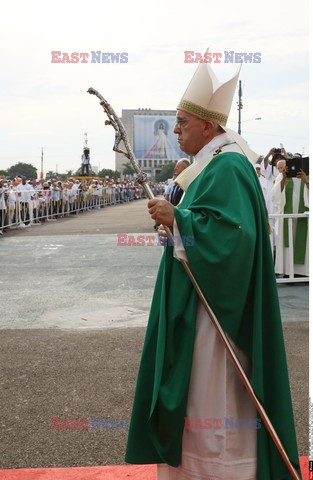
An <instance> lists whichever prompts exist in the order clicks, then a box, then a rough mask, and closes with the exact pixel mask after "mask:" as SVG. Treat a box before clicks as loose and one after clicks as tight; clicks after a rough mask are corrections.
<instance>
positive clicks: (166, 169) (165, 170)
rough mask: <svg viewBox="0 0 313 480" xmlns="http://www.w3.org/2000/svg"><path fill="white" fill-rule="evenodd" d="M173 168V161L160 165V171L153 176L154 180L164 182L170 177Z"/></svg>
mask: <svg viewBox="0 0 313 480" xmlns="http://www.w3.org/2000/svg"><path fill="white" fill-rule="evenodd" d="M174 168H175V162H170V163H168V164H167V165H164V166H163V167H162V170H161V171H160V173H158V174H157V175H156V176H155V180H156V182H165V180H167V179H168V178H172V176H173V173H174Z"/></svg>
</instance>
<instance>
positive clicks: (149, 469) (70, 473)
mask: <svg viewBox="0 0 313 480" xmlns="http://www.w3.org/2000/svg"><path fill="white" fill-rule="evenodd" d="M300 464H301V472H302V480H309V457H300ZM0 480H156V465H120V466H114V467H113V466H110V467H72V468H19V469H14V470H0Z"/></svg>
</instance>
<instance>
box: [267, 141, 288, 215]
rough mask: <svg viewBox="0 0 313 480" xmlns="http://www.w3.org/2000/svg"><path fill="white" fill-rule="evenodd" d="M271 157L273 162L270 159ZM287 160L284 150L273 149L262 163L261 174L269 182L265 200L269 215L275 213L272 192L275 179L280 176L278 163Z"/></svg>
mask: <svg viewBox="0 0 313 480" xmlns="http://www.w3.org/2000/svg"><path fill="white" fill-rule="evenodd" d="M270 157H271V162H269V159H270ZM286 159H287V152H286V150H285V149H284V148H275V147H273V148H271V149H270V151H269V152H268V154H267V155H265V157H264V159H263V161H262V163H261V174H262V175H263V176H264V177H265V178H266V181H267V188H266V191H267V195H266V198H265V203H266V207H267V211H268V213H269V214H271V213H274V211H273V204H272V198H271V192H272V188H273V184H274V182H275V179H276V177H277V175H278V173H279V172H278V170H277V162H278V161H279V160H286Z"/></svg>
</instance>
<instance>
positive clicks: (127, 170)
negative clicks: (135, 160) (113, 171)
mask: <svg viewBox="0 0 313 480" xmlns="http://www.w3.org/2000/svg"><path fill="white" fill-rule="evenodd" d="M123 167H125V168H124V169H123V175H134V173H136V172H135V170H134V169H133V166H132V164H131V163H130V162H127V163H123Z"/></svg>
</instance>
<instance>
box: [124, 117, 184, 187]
mask: <svg viewBox="0 0 313 480" xmlns="http://www.w3.org/2000/svg"><path fill="white" fill-rule="evenodd" d="M121 121H122V123H123V125H124V127H125V130H126V133H127V136H128V139H129V143H130V145H131V147H132V149H133V151H134V154H135V157H136V159H137V161H138V164H139V167H140V168H141V170H142V171H143V172H144V173H146V174H147V177H148V178H149V179H154V178H155V176H156V175H157V174H158V173H159V172H160V171H161V169H162V167H163V166H164V165H167V164H168V163H170V162H174V163H175V162H176V161H177V160H178V159H179V158H181V157H185V156H186V154H184V153H183V152H182V151H181V150H180V148H179V145H178V143H177V136H176V135H175V134H174V133H173V129H174V125H175V122H176V110H151V109H150V108H139V109H137V110H122V116H121ZM126 163H128V160H127V158H126V157H125V156H124V155H122V154H120V153H116V154H115V170H118V171H119V172H123V169H124V168H125V166H124V164H126Z"/></svg>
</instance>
